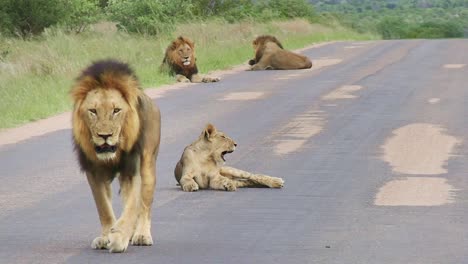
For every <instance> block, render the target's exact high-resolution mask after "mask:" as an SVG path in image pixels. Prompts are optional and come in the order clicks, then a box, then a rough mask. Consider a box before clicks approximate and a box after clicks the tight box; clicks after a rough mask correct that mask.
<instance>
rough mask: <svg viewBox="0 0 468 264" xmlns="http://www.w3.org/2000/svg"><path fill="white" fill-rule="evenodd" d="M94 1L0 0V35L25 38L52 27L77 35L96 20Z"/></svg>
mask: <svg viewBox="0 0 468 264" xmlns="http://www.w3.org/2000/svg"><path fill="white" fill-rule="evenodd" d="M97 3H98V1H97V0H0V33H2V34H6V35H17V36H21V37H28V36H33V35H37V34H40V33H42V32H43V31H44V29H45V28H47V27H50V26H53V25H59V24H61V25H63V26H66V28H68V29H69V30H70V31H75V32H81V31H82V30H84V28H85V27H86V26H87V25H89V24H90V23H92V22H94V21H96V19H97V17H98V14H99V9H98V7H97Z"/></svg>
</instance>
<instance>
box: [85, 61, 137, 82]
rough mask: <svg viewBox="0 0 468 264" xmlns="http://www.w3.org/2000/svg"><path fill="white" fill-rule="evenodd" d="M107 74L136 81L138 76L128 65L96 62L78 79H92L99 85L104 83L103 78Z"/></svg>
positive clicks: (116, 62)
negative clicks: (129, 77) (127, 77)
mask: <svg viewBox="0 0 468 264" xmlns="http://www.w3.org/2000/svg"><path fill="white" fill-rule="evenodd" d="M105 73H112V74H114V75H117V76H131V77H132V78H133V79H135V80H136V75H135V73H134V72H133V70H132V69H131V68H130V66H128V64H126V63H123V62H120V61H117V60H113V59H107V60H100V61H95V62H93V64H92V65H91V66H89V67H88V68H86V69H85V70H84V71H83V72H82V73H81V75H80V77H78V80H81V79H83V78H85V77H91V78H93V79H94V80H96V81H97V82H99V83H103V81H104V80H103V79H102V76H103V75H104V74H105Z"/></svg>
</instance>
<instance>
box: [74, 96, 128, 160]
mask: <svg viewBox="0 0 468 264" xmlns="http://www.w3.org/2000/svg"><path fill="white" fill-rule="evenodd" d="M128 109H129V107H128V104H127V102H126V101H125V99H124V98H123V97H122V94H121V93H120V92H118V91H117V90H115V89H96V90H93V91H91V92H89V93H88V94H87V96H86V98H85V100H84V101H83V104H82V105H81V110H82V114H83V115H84V116H83V118H84V120H85V122H86V123H87V126H88V128H89V130H90V133H91V141H92V143H93V144H94V149H95V151H96V156H97V158H98V159H100V160H112V159H114V158H115V157H116V151H117V149H118V144H119V138H120V132H121V129H122V126H123V124H124V121H125V115H126V113H127V111H128Z"/></svg>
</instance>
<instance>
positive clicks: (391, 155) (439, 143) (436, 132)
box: [382, 123, 461, 175]
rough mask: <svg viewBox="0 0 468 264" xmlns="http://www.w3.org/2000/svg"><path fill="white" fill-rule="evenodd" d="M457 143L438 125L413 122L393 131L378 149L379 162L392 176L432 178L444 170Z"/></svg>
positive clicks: (445, 171)
mask: <svg viewBox="0 0 468 264" xmlns="http://www.w3.org/2000/svg"><path fill="white" fill-rule="evenodd" d="M460 143H461V140H459V139H457V138H455V137H453V136H450V135H448V134H446V130H445V129H444V128H442V127H441V126H439V125H434V124H425V123H414V124H410V125H406V126H403V127H400V128H398V129H396V130H394V131H393V136H392V137H390V138H389V139H388V140H387V141H386V142H385V144H384V145H383V146H382V149H383V152H384V154H383V159H384V160H385V161H386V162H387V163H389V165H390V166H391V167H392V170H393V171H394V172H396V173H404V174H424V175H436V174H443V173H447V169H446V168H445V167H444V166H445V165H446V164H447V161H448V159H449V158H450V157H451V156H453V155H452V151H453V149H454V147H455V146H457V145H458V144H460Z"/></svg>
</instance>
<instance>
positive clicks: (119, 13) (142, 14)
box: [107, 0, 193, 35]
mask: <svg viewBox="0 0 468 264" xmlns="http://www.w3.org/2000/svg"><path fill="white" fill-rule="evenodd" d="M191 9H192V3H191V1H185V0H109V1H108V6H107V11H108V12H109V14H110V17H111V19H113V20H114V21H118V23H119V24H118V26H119V27H120V28H121V29H124V30H126V31H129V32H137V33H144V34H151V35H154V34H158V33H160V32H162V31H164V30H170V29H172V28H173V27H174V26H175V23H176V22H179V21H190V20H191V19H193V15H192V12H191Z"/></svg>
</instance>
